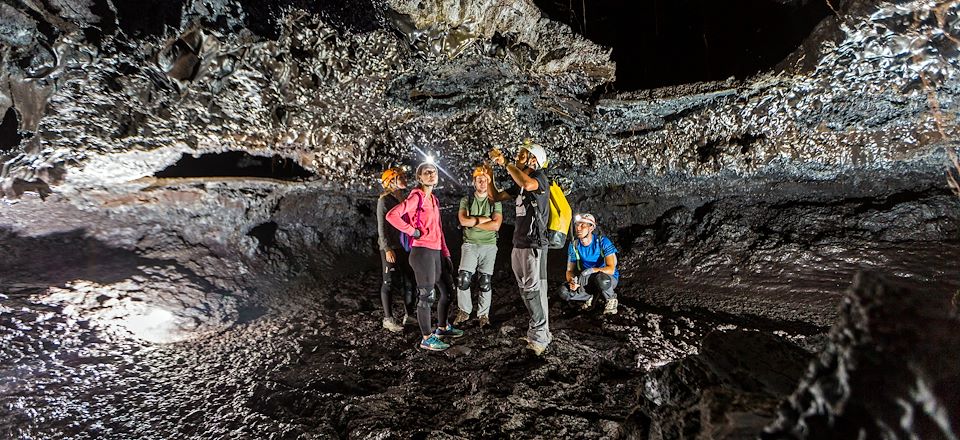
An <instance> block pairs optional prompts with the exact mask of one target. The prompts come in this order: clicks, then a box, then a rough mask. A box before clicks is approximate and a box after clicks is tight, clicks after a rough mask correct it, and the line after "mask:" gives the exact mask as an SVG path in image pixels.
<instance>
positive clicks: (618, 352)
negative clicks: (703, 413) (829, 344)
mask: <svg viewBox="0 0 960 440" xmlns="http://www.w3.org/2000/svg"><path fill="white" fill-rule="evenodd" d="M944 249H946V252H948V253H951V255H954V256H955V254H956V250H957V247H956V246H953V247H950V246H949V244H948V246H947V247H945V248H944ZM944 249H941V250H939V251H938V252H943V251H944ZM64 251H65V252H67V250H64ZM903 251H904V250H903V249H901V250H898V251H897V252H893V253H892V255H896V254H902V253H903ZM104 261H107V262H109V261H110V259H109V258H105V259H104ZM888 261H889V260H888ZM624 265H625V266H626V267H631V266H632V267H635V270H634V272H633V273H630V274H628V275H626V276H625V281H624V283H623V288H622V289H620V295H621V307H620V313H619V314H617V315H612V316H610V315H608V316H604V315H602V314H601V310H600V307H602V306H597V307H595V309H594V310H592V311H586V312H585V311H581V310H579V309H576V308H574V307H571V306H568V305H565V304H561V302H560V301H556V300H553V298H555V297H554V296H551V303H552V305H551V327H552V330H553V333H554V336H555V342H554V343H553V344H552V345H551V347H550V348H549V350H548V351H547V352H546V353H545V354H544V355H543V357H542V358H537V357H534V356H533V355H531V354H529V353H528V352H526V350H524V348H523V347H524V344H523V342H521V341H520V338H521V337H523V336H524V334H525V327H526V319H527V317H526V316H527V315H526V311H525V310H524V308H523V305H522V302H520V301H519V297H518V295H517V292H516V291H515V288H514V287H513V286H512V282H511V280H510V277H509V273H508V272H506V270H505V269H500V270H499V271H498V273H497V276H496V279H495V290H494V305H493V313H492V321H493V326H492V328H490V329H484V330H480V329H478V328H477V326H476V321H475V320H472V321H470V322H468V323H467V324H466V325H465V326H464V329H465V330H466V331H467V334H466V336H465V337H463V338H461V339H458V340H456V341H455V343H454V344H453V347H452V348H451V349H450V350H448V351H446V352H444V353H428V352H423V351H420V350H418V349H416V348H415V344H416V341H417V339H418V335H417V333H418V332H417V330H416V328H415V326H407V327H406V328H405V330H404V332H403V334H402V335H401V334H392V333H388V332H386V331H385V330H383V329H382V328H380V320H381V318H382V314H381V312H380V308H379V300H378V294H377V289H378V287H379V280H378V278H379V276H378V274H377V273H376V272H368V273H366V274H364V275H363V276H360V277H357V279H356V280H355V281H354V280H341V281H337V282H328V283H322V284H317V283H316V282H314V281H309V280H305V279H304V280H299V281H297V280H295V281H292V282H290V283H289V285H290V286H294V287H290V288H285V289H283V290H280V291H277V290H276V288H273V291H271V289H270V288H268V287H265V288H264V290H263V291H262V292H261V293H260V294H259V295H255V296H252V297H251V298H249V299H245V300H242V301H240V304H239V307H238V310H239V319H238V320H237V322H236V323H235V324H234V325H232V326H230V327H229V328H227V329H225V330H222V331H217V332H211V333H210V334H208V335H205V336H202V337H199V338H197V339H194V340H191V341H186V342H178V343H171V344H150V343H146V342H142V341H138V340H137V339H134V338H132V337H131V336H132V335H131V334H130V332H128V331H126V330H124V329H123V327H121V326H118V325H116V323H115V322H114V323H111V321H109V320H97V319H85V318H84V317H83V313H84V312H81V313H79V314H78V313H77V312H76V310H74V309H76V308H84V309H86V310H90V309H96V307H97V306H96V305H92V306H91V305H90V304H86V305H78V304H76V303H73V304H71V303H70V301H65V300H64V299H63V298H62V297H58V296H57V294H56V292H58V291H60V292H62V291H63V290H73V291H74V292H78V293H83V291H84V290H86V291H88V292H87V293H90V292H89V291H90V290H96V287H95V285H94V287H90V285H88V284H83V283H67V284H66V285H65V287H64V288H57V287H47V286H42V285H36V284H34V285H31V284H29V283H17V284H13V285H8V286H7V287H5V288H4V291H3V294H2V296H0V299H2V300H3V301H2V303H0V307H2V312H3V313H0V329H2V332H0V335H2V336H0V337H2V338H3V340H2V342H3V344H2V349H0V365H2V366H3V367H0V415H2V417H0V420H2V422H0V434H2V436H3V437H5V438H27V439H29V438H176V437H181V438H182V437H195V438H346V437H351V438H477V437H497V436H502V435H510V436H512V437H514V438H570V437H577V438H616V437H621V436H624V434H625V433H628V432H629V431H630V430H631V429H641V430H642V429H643V427H642V425H643V422H642V421H639V422H638V421H637V420H636V417H634V415H633V411H634V409H635V408H636V406H637V405H638V404H640V401H641V400H644V399H646V400H647V401H648V402H650V401H653V402H657V400H658V399H661V398H662V399H668V400H669V399H672V398H678V397H677V396H663V395H662V394H668V393H669V392H664V391H662V390H661V391H657V389H658V387H659V388H663V389H668V388H670V386H667V385H664V384H660V385H658V383H657V380H656V378H655V375H654V376H651V375H649V374H648V373H651V372H654V371H655V370H657V369H658V368H661V367H663V366H664V365H667V364H669V363H671V362H674V361H678V360H681V359H684V358H687V357H689V356H691V355H696V354H697V353H700V352H703V351H704V349H703V347H702V345H701V344H703V343H704V338H705V337H706V335H708V334H709V333H711V332H713V331H717V330H719V332H715V333H713V334H714V335H720V336H714V338H713V343H712V344H713V348H712V349H710V350H707V351H713V352H715V353H722V354H721V357H722V356H730V359H727V362H726V363H724V362H719V363H718V362H716V359H714V362H707V363H708V364H712V365H721V366H720V367H714V369H715V371H714V373H715V374H718V375H720V376H723V375H730V376H736V375H738V374H740V375H742V374H743V373H744V372H746V373H748V374H757V375H760V376H764V375H767V376H771V375H772V376H777V375H782V376H783V377H784V378H786V379H783V380H785V384H782V385H780V388H782V389H780V390H775V391H778V392H779V393H782V394H786V393H789V392H790V391H791V390H792V387H795V384H796V380H797V377H798V376H799V375H800V373H801V372H802V370H803V369H804V368H805V367H806V364H807V363H809V360H810V359H811V358H812V357H813V354H814V353H816V352H817V351H818V350H819V349H821V348H822V347H823V345H824V343H825V341H826V337H825V336H826V335H825V333H826V330H827V329H826V328H825V327H820V326H815V325H810V324H800V323H797V322H791V321H783V322H777V321H775V320H770V319H761V318H753V319H750V318H746V317H735V316H732V315H717V314H711V313H708V312H704V311H700V312H698V311H696V310H687V311H684V312H678V311H674V310H670V309H669V308H655V307H651V306H649V305H648V304H647V303H646V302H645V301H644V300H643V298H644V297H645V296H646V295H648V294H649V293H650V292H652V291H657V290H659V291H660V294H665V293H669V292H671V291H673V292H674V293H679V292H678V291H677V290H676V289H678V288H680V286H679V285H678V284H677V281H676V278H673V277H667V276H664V275H663V273H664V270H663V268H660V269H657V268H652V267H646V268H644V267H640V266H637V265H636V264H634V263H633V262H631V261H630V259H629V257H627V258H625V264H624ZM141 269H143V267H141ZM85 270H87V271H91V270H93V271H99V272H100V273H101V275H103V274H104V273H109V272H110V271H112V270H113V271H116V270H118V269H117V268H116V267H114V266H111V265H109V264H107V265H105V266H104V267H100V268H98V267H97V265H96V264H91V265H88V267H87V268H86V269H85ZM137 280H139V281H137ZM670 280H672V281H670ZM767 281H768V282H771V283H772V282H773V281H774V279H772V278H771V279H768V280H767ZM155 282H156V281H152V280H151V279H150V278H149V277H133V278H131V280H128V283H133V284H135V285H136V284H138V283H139V284H140V285H139V286H135V287H131V288H130V289H131V290H136V289H138V288H139V289H149V288H151V286H149V283H155ZM166 282H167V283H169V282H170V281H166ZM658 283H659V284H658ZM184 284H188V283H184ZM169 287H170V286H163V288H169ZM174 287H176V285H174ZM703 287H704V286H702V285H701V286H700V288H703ZM153 288H159V287H158V286H153ZM94 293H95V292H94ZM721 293H722V289H717V291H716V292H714V294H716V295H720V294H721ZM111 297H112V295H109V294H108V295H95V298H96V301H97V302H99V303H100V306H101V307H108V306H109V304H110V301H111ZM114 300H115V298H114ZM71 308H73V309H71ZM396 309H397V310H400V306H399V304H398V305H397V307H396ZM454 310H455V309H454ZM754 330H759V331H754ZM708 339H709V338H708ZM801 348H802V349H801ZM737 371H739V373H737ZM651 377H653V379H651ZM663 377H665V376H663ZM672 377H679V379H671V380H679V381H680V382H684V381H685V380H686V379H684V378H683V374H676V373H674V374H672ZM760 381H761V382H763V380H762V379H761V380H760ZM726 382H727V383H728V384H729V382H730V381H729V380H727V381H726ZM767 385H768V386H767V388H768V389H767V390H766V391H768V392H769V391H771V390H770V389H769V388H777V386H772V387H771V386H769V385H770V383H769V381H767ZM734 388H736V387H734ZM718 389H719V388H718ZM673 392H674V393H676V391H673ZM761 394H762V393H761ZM643 396H645V397H643ZM720 400H723V399H720ZM734 400H736V399H728V401H727V402H726V403H724V404H722V405H720V406H722V407H736V405H735V404H734ZM759 400H761V401H762V400H770V402H769V403H768V404H766V405H765V406H766V408H765V409H764V410H762V411H761V414H759V415H757V414H755V413H756V409H754V410H752V412H753V413H754V415H755V416H756V418H754V419H751V420H749V421H748V422H745V421H744V419H743V418H740V419H736V418H734V420H739V421H738V422H737V423H734V424H735V425H736V426H738V429H741V430H746V431H747V432H749V433H750V434H751V435H752V436H755V435H757V434H759V432H760V430H761V429H762V427H763V426H764V425H765V424H768V423H770V422H771V421H772V420H773V418H774V406H775V405H773V404H774V403H775V402H776V401H775V399H774V400H771V399H770V397H769V396H763V397H761V398H759ZM658 403H662V402H658ZM730 411H732V412H733V413H737V412H736V411H733V410H730ZM750 412H751V411H745V412H744V411H741V412H740V413H750ZM719 424H721V425H722V424H723V422H719ZM751 435H748V437H749V436H751Z"/></svg>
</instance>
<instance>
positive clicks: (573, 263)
mask: <svg viewBox="0 0 960 440" xmlns="http://www.w3.org/2000/svg"><path fill="white" fill-rule="evenodd" d="M574 225H575V226H574V227H575V233H576V237H574V239H573V240H571V241H570V245H569V246H568V247H567V282H566V284H564V285H563V286H561V287H560V298H561V299H563V300H566V301H583V304H582V306H581V307H582V308H583V309H584V310H588V309H590V307H592V306H593V296H594V295H595V294H596V293H598V292H599V293H600V294H602V295H603V299H604V301H606V305H605V306H604V308H603V313H604V314H611V315H612V314H616V313H617V305H618V303H617V294H616V293H614V289H616V288H617V284H618V282H619V280H620V271H619V270H618V269H617V248H616V247H614V245H613V242H611V241H610V239H609V238H607V237H605V236H603V235H598V234H595V233H594V231H595V230H596V229H597V220H596V219H595V218H594V217H593V215H592V214H577V216H575V217H574Z"/></svg>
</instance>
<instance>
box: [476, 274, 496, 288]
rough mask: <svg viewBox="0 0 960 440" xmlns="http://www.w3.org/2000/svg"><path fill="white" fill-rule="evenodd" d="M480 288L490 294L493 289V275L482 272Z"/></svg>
mask: <svg viewBox="0 0 960 440" xmlns="http://www.w3.org/2000/svg"><path fill="white" fill-rule="evenodd" d="M479 287H480V291H481V292H489V291H490V290H491V289H493V275H491V274H488V273H483V272H481V273H480V286H479Z"/></svg>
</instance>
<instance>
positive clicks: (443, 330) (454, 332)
mask: <svg viewBox="0 0 960 440" xmlns="http://www.w3.org/2000/svg"><path fill="white" fill-rule="evenodd" d="M433 333H434V334H435V335H437V336H440V337H444V338H445V337H447V336H449V337H451V338H459V337H461V336H463V330H460V329H458V328H456V327H454V326H453V325H452V324H447V326H446V327H438V328H437V329H436V330H434V331H433Z"/></svg>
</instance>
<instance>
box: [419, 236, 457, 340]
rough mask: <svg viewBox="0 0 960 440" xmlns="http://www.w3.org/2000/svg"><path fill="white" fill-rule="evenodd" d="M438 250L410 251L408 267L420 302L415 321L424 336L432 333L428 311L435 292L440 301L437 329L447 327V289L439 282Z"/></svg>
mask: <svg viewBox="0 0 960 440" xmlns="http://www.w3.org/2000/svg"><path fill="white" fill-rule="evenodd" d="M441 258H442V257H441V256H440V251H439V250H433V249H427V248H422V247H414V248H413V249H411V250H410V267H412V268H413V274H414V276H415V277H416V278H417V293H418V294H419V296H420V302H419V303H418V304H417V321H418V322H419V323H420V333H421V334H422V335H424V336H427V335H429V334H430V333H431V332H433V326H432V324H433V323H432V322H431V321H432V319H431V316H430V309H431V307H432V306H433V302H434V300H436V299H437V298H436V290H439V291H440V298H439V299H440V301H439V302H437V318H439V324H437V327H440V326H446V325H447V315H448V314H449V311H450V295H449V289H447V287H446V286H445V285H444V283H443V282H442V281H441V280H440V278H441V275H442V273H443V269H442V266H443V265H442V264H441Z"/></svg>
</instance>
